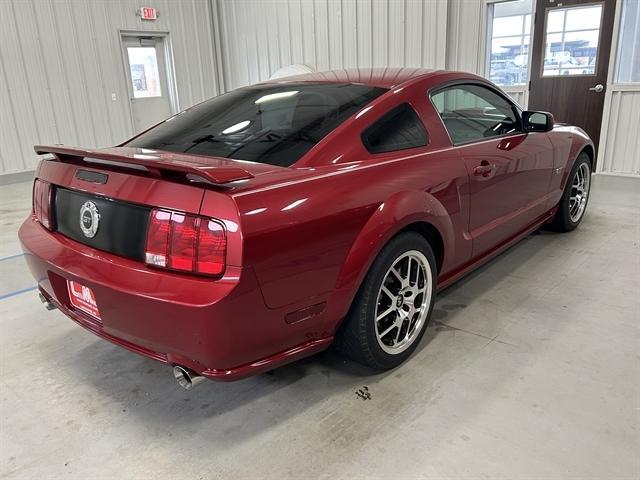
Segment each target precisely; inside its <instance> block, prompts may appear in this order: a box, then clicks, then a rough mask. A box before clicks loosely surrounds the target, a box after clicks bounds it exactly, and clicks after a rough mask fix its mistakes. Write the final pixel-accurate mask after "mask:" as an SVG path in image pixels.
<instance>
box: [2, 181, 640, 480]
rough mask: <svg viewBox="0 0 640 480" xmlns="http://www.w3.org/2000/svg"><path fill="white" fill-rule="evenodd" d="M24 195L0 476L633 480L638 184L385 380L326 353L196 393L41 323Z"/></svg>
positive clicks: (521, 263)
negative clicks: (29, 266) (25, 251)
mask: <svg viewBox="0 0 640 480" xmlns="http://www.w3.org/2000/svg"><path fill="white" fill-rule="evenodd" d="M30 192H31V185H30V184H16V185H9V186H2V187H0V205H1V207H0V208H1V212H0V225H1V227H2V228H0V257H1V258H2V259H1V260H0V277H1V279H0V326H1V329H0V368H1V370H0V389H1V392H0V393H1V395H0V396H1V398H2V400H1V424H0V430H1V431H0V434H1V437H0V442H1V443H0V478H3V479H16V478H29V479H33V478H42V479H44V478H78V479H89V478H92V479H93V478H95V479H114V478H117V479H123V478H184V479H187V478H189V479H191V478H194V479H200V478H225V479H226V478H231V479H232V478H274V479H275V478H277V479H285V478H295V479H297V478H348V479H358V478H507V479H518V478H529V479H530V478H547V479H548V478H574V479H578V478H579V479H587V478H590V479H598V480H601V479H621V478H625V479H627V478H628V479H632V478H633V479H638V478H640V246H639V245H640V181H639V180H635V179H630V178H620V177H603V176H596V177H594V187H593V196H592V199H591V202H590V205H589V209H588V211H587V215H586V217H585V220H584V222H583V223H582V225H581V227H580V228H579V229H578V230H577V231H575V232H573V233H570V234H564V235H562V234H552V233H547V232H543V233H539V234H536V235H533V236H531V237H529V238H527V239H526V240H524V241H523V242H521V243H520V244H519V245H517V246H515V247H514V248H512V249H510V250H509V251H508V252H506V253H505V254H503V255H501V256H500V257H499V258H498V259H496V260H494V261H493V262H491V263H490V264H489V265H487V266H485V267H484V268H482V269H481V270H479V271H477V272H475V273H474V274H472V275H471V276H470V277H468V278H466V279H465V280H463V281H461V282H459V283H458V284H456V285H455V286H453V287H451V288H450V289H448V290H446V291H445V292H443V293H442V294H441V295H440V297H439V299H438V302H437V305H436V308H435V311H434V319H433V320H434V321H432V323H431V325H430V326H429V329H428V331H427V334H426V335H425V337H424V339H423V340H422V343H421V345H420V347H419V349H418V351H417V352H416V354H414V355H413V357H412V358H411V359H410V360H409V361H408V362H407V363H406V364H405V365H403V366H402V367H400V368H398V369H396V370H394V371H392V372H388V373H385V374H381V375H372V374H371V373H370V372H368V371H366V370H363V369H362V368H360V367H358V366H357V365H354V364H351V363H347V362H345V361H344V360H342V359H341V358H339V357H337V356H335V355H334V354H332V353H325V354H321V355H318V356H316V357H314V358H311V359H308V360H305V361H302V362H299V363H296V364H293V365H290V366H287V367H284V368H281V369H278V370H277V371H275V372H273V373H271V374H266V375H260V376H258V377H254V378H250V379H247V380H243V381H241V382H237V383H232V384H223V383H214V382H206V383H205V384H203V385H200V386H199V387H198V388H196V389H195V390H193V391H190V392H185V391H184V390H181V389H180V388H179V387H178V386H177V384H176V383H175V381H174V380H173V377H172V376H171V372H170V370H169V368H167V367H165V366H163V365H160V364H157V363H155V362H153V361H151V360H147V359H145V358H142V357H139V356H137V355H135V354H132V353H129V352H128V351H125V350H122V349H120V348H118V347H116V346H113V345H111V344H109V343H107V342H106V341H103V340H99V339H98V338H96V337H94V336H92V335H91V334H89V333H87V332H85V331H84V330H83V329H81V328H80V327H78V326H76V325H75V324H74V323H73V322H71V321H70V320H68V319H67V318H65V317H64V316H63V315H62V314H60V313H59V312H57V311H54V312H46V311H45V310H44V309H43V307H42V306H41V304H40V302H39V301H38V299H37V297H36V294H35V291H34V290H32V289H33V288H34V282H33V280H32V279H31V278H30V276H29V275H28V274H27V272H26V267H25V265H24V260H23V259H22V258H21V257H15V258H13V257H12V255H16V254H18V253H19V252H20V249H19V246H18V243H17V240H16V237H15V234H16V231H17V228H18V225H19V222H21V221H22V219H23V218H24V217H25V216H26V215H27V211H28V206H27V205H28V203H29V196H30ZM25 289H26V291H25ZM14 292H22V293H15V294H14ZM365 387H366V388H367V389H368V390H367V391H368V393H369V394H370V399H367V400H365V399H363V398H362V397H363V396H362V395H359V394H358V393H359V391H361V390H362V391H364V389H365ZM360 393H362V392H360ZM365 397H366V395H365Z"/></svg>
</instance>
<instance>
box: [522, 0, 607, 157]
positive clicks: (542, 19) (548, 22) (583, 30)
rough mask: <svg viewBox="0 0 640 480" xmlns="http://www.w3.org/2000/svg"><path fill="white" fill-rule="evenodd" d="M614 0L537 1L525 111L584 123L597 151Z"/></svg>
mask: <svg viewBox="0 0 640 480" xmlns="http://www.w3.org/2000/svg"><path fill="white" fill-rule="evenodd" d="M615 6H616V2H615V0H600V1H589V0H561V1H560V2H556V1H554V0H537V6H536V16H535V23H534V34H533V50H532V52H531V83H530V84H529V109H530V110H544V111H548V112H551V113H553V115H554V117H555V119H556V121H557V122H566V123H570V124H572V125H577V126H579V127H582V128H583V129H584V130H585V131H586V132H587V133H588V134H589V136H590V137H591V139H592V140H593V142H594V144H595V145H596V149H597V147H598V140H599V138H600V126H601V123H602V108H603V106H604V91H605V88H606V86H607V71H608V69H609V52H610V50H611V37H612V34H613V19H614V16H615Z"/></svg>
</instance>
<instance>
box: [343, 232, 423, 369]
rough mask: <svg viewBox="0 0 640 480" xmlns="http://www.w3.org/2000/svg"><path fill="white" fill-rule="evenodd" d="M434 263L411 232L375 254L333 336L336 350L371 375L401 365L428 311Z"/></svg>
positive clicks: (414, 341) (418, 337)
mask: <svg viewBox="0 0 640 480" xmlns="http://www.w3.org/2000/svg"><path fill="white" fill-rule="evenodd" d="M435 279H436V262H435V257H434V255H433V251H432V250H431V247H430V245H429V243H428V242H427V241H426V240H425V239H424V237H422V236H421V235H419V234H417V233H413V232H407V233H402V234H400V235H398V236H397V237H395V238H393V239H392V240H391V241H390V242H389V243H388V244H387V245H386V246H385V247H384V248H383V249H382V251H381V252H380V254H379V255H378V257H377V258H376V260H375V261H374V263H373V265H372V266H371V268H370V270H369V272H368V273H367V276H366V277H365V279H364V282H363V284H362V286H361V287H360V290H359V291H358V294H357V296H356V298H355V300H354V302H353V305H352V307H351V309H350V312H349V314H348V316H347V318H346V319H345V323H344V324H343V325H342V327H341V329H340V330H339V332H338V334H337V338H336V346H337V347H338V349H339V350H340V351H341V352H342V353H343V354H345V355H346V356H348V357H350V358H352V359H353V360H355V361H357V362H359V363H362V364H364V365H367V366H369V367H372V368H374V369H377V370H387V369H390V368H394V367H396V366H397V365H399V364H400V363H402V362H403V361H404V360H405V359H406V358H407V357H409V355H411V353H412V352H413V350H415V348H416V346H417V345H418V343H419V341H420V338H422V335H423V334H424V332H425V330H426V326H427V323H428V320H429V317H430V316H431V310H432V309H433V300H434V297H435V286H436V285H435Z"/></svg>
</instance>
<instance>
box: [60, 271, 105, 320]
mask: <svg viewBox="0 0 640 480" xmlns="http://www.w3.org/2000/svg"><path fill="white" fill-rule="evenodd" d="M67 290H68V292H69V302H70V303H71V306H72V307H73V308H76V309H78V310H80V311H81V312H83V313H85V314H87V315H89V316H90V317H93V318H95V319H96V320H100V311H99V310H98V304H97V303H96V296H95V294H94V293H93V290H91V289H90V288H89V287H87V286H85V285H82V284H81V283H78V282H74V281H72V280H67Z"/></svg>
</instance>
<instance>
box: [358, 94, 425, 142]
mask: <svg viewBox="0 0 640 480" xmlns="http://www.w3.org/2000/svg"><path fill="white" fill-rule="evenodd" d="M362 143H364V146H365V147H366V149H367V150H368V151H369V153H385V152H394V151H396V150H405V149H407V148H415V147H423V146H425V145H426V144H427V143H428V137H427V131H426V130H425V128H424V125H422V122H421V121H420V118H418V114H417V113H416V112H415V110H414V109H413V108H411V106H410V105H409V104H407V103H403V104H402V105H399V106H397V107H395V108H394V109H392V110H391V111H389V112H387V113H386V114H385V115H383V116H382V118H380V119H379V120H378V121H376V122H375V123H374V124H373V125H371V126H370V127H368V128H367V129H366V130H365V131H364V132H363V133H362Z"/></svg>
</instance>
